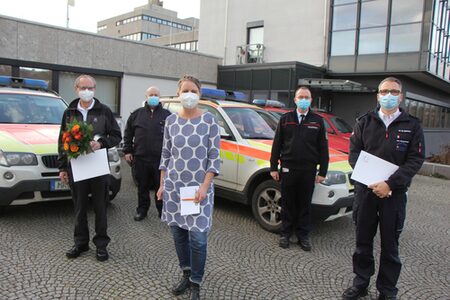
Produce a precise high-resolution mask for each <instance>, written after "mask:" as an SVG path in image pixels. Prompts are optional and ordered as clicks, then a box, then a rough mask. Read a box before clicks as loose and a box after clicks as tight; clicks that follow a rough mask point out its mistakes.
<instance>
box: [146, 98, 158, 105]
mask: <svg viewBox="0 0 450 300" xmlns="http://www.w3.org/2000/svg"><path fill="white" fill-rule="evenodd" d="M147 103H148V105H150V106H157V105H158V104H159V97H158V96H150V97H148V99H147Z"/></svg>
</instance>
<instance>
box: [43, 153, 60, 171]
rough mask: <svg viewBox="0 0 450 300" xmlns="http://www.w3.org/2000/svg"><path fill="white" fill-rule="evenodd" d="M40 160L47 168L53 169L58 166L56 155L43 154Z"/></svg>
mask: <svg viewBox="0 0 450 300" xmlns="http://www.w3.org/2000/svg"><path fill="white" fill-rule="evenodd" d="M42 162H43V163H44V166H46V167H47V168H51V169H55V168H57V167H58V155H44V156H42Z"/></svg>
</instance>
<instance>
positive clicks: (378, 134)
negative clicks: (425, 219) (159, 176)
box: [342, 77, 424, 300]
mask: <svg viewBox="0 0 450 300" xmlns="http://www.w3.org/2000/svg"><path fill="white" fill-rule="evenodd" d="M377 99H378V102H379V105H380V108H379V109H376V110H375V111H374V112H369V113H367V114H366V115H364V116H362V117H360V118H358V120H357V123H356V125H355V127H354V129H353V134H352V136H351V138H350V154H349V163H350V165H351V166H352V167H354V166H355V164H356V161H357V159H358V156H359V153H360V152H361V150H364V151H366V152H368V153H370V154H373V155H375V156H377V157H379V158H382V159H384V160H386V161H389V162H391V163H393V164H396V165H397V166H399V168H398V170H397V171H395V172H394V174H392V175H391V176H390V177H389V179H388V180H386V181H383V182H378V183H375V184H371V185H369V186H366V185H363V184H361V183H358V182H356V183H355V194H356V197H355V204H354V211H353V214H354V220H355V223H356V250H355V252H354V254H353V272H354V273H355V274H356V276H355V278H354V279H353V285H352V286H351V287H350V288H348V289H347V290H345V292H344V293H343V295H342V297H343V299H346V300H352V299H358V298H360V297H362V296H365V295H367V287H368V285H369V283H370V277H371V276H372V275H373V274H374V272H375V270H374V269H375V268H374V257H373V238H374V236H375V234H376V232H377V227H378V224H379V225H380V237H381V254H380V267H379V270H378V277H377V281H376V286H377V289H378V291H379V292H380V295H379V297H378V299H390V300H392V299H397V292H398V289H397V288H396V285H397V281H398V278H399V276H400V269H401V266H402V264H401V262H400V258H399V255H398V239H399V237H400V233H401V232H402V229H403V223H404V221H405V214H406V211H405V210H406V200H407V194H406V192H407V190H408V187H409V185H410V184H411V179H412V177H413V176H414V175H415V174H416V173H417V172H418V171H419V169H420V167H421V166H422V163H423V161H424V142H423V131H422V127H421V125H420V122H419V120H418V119H416V118H414V117H412V116H410V115H408V114H407V113H406V112H405V111H403V110H402V109H400V108H399V105H400V102H401V101H402V99H403V93H402V84H401V82H400V81H399V80H398V79H396V78H394V77H388V78H386V79H384V80H383V81H381V83H380V85H379V86H378V95H377ZM367 171H368V172H370V170H367Z"/></svg>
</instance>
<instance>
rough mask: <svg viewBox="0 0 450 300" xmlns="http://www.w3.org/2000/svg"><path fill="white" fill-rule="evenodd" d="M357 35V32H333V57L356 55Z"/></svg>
mask: <svg viewBox="0 0 450 300" xmlns="http://www.w3.org/2000/svg"><path fill="white" fill-rule="evenodd" d="M355 34H356V31H355V30H348V31H336V32H333V36H332V40H331V55H334V56H341V55H354V54H355Z"/></svg>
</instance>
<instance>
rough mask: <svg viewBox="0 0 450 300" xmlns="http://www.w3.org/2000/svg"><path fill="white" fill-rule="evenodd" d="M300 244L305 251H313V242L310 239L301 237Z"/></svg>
mask: <svg viewBox="0 0 450 300" xmlns="http://www.w3.org/2000/svg"><path fill="white" fill-rule="evenodd" d="M298 244H299V245H300V248H302V249H303V251H311V243H310V242H309V239H307V238H306V239H299V240H298Z"/></svg>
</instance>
